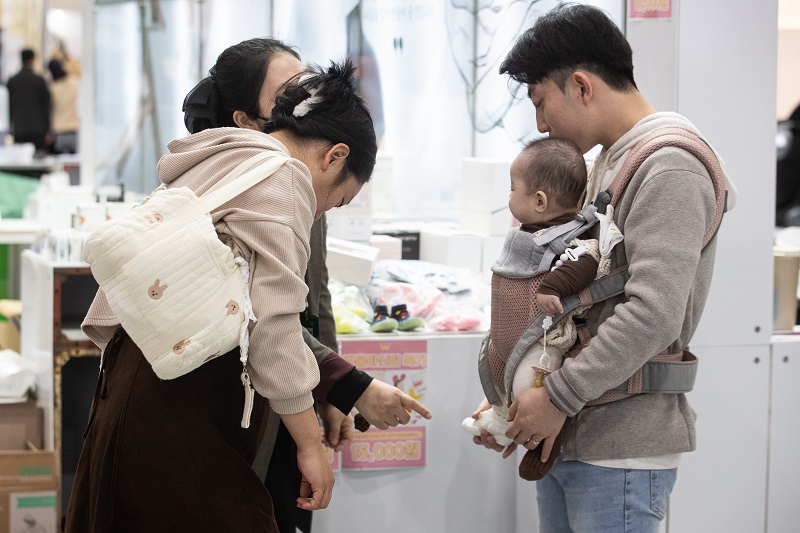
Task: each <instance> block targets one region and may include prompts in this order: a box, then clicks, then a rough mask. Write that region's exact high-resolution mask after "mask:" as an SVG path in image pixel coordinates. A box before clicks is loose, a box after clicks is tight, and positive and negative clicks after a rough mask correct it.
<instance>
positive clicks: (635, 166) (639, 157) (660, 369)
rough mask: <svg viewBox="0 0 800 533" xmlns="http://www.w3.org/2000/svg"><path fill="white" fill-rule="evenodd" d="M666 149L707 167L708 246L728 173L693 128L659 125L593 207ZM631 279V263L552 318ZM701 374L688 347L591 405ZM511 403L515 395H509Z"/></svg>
mask: <svg viewBox="0 0 800 533" xmlns="http://www.w3.org/2000/svg"><path fill="white" fill-rule="evenodd" d="M665 147H677V148H681V149H683V150H686V151H687V152H689V153H690V154H692V155H694V156H695V157H696V158H697V159H698V160H700V162H701V163H703V165H704V166H705V167H706V169H707V170H708V173H709V175H710V176H711V181H712V184H713V186H714V200H715V204H716V211H715V215H714V219H713V220H712V223H711V224H710V225H709V227H708V228H707V229H706V233H705V235H704V236H703V248H705V247H706V245H708V243H709V242H710V241H711V239H713V238H714V235H715V234H716V232H717V230H718V229H719V225H720V223H721V221H722V216H723V214H724V213H725V211H726V210H727V209H726V200H727V192H726V190H725V172H724V171H723V170H722V165H721V164H720V162H719V158H717V156H716V154H714V151H713V150H712V149H711V147H710V146H709V145H708V143H706V142H705V141H704V140H703V139H702V138H701V137H700V136H698V135H697V134H696V133H695V132H693V131H692V130H690V129H688V128H684V127H680V126H665V127H661V128H657V129H655V130H653V131H652V132H650V133H649V134H648V135H646V136H645V137H644V138H643V139H642V140H640V141H639V142H638V143H637V144H636V146H634V148H633V149H632V150H631V153H630V154H628V157H627V158H626V160H625V162H624V163H623V164H622V167H621V168H620V170H619V172H618V173H617V175H616V176H615V178H614V181H613V182H612V183H611V185H610V187H609V188H608V190H607V191H605V192H604V193H601V194H600V195H598V198H597V199H596V200H595V202H594V205H595V206H596V208H597V212H599V213H603V214H604V213H605V212H606V207H607V206H608V205H609V204H610V205H613V206H616V204H617V202H618V201H619V199H620V197H621V196H622V194H623V193H624V191H625V189H626V187H627V186H628V184H629V183H630V181H631V178H632V177H633V175H634V174H635V173H636V171H637V170H639V167H641V165H642V163H644V161H645V160H646V159H647V158H648V157H650V156H651V155H653V153H655V152H656V151H657V150H660V149H661V148H665ZM629 278H630V275H629V274H628V265H621V266H618V267H617V268H615V269H614V270H612V271H611V273H609V274H608V275H607V276H604V277H602V278H600V279H597V280H595V281H593V282H592V283H591V285H590V286H589V287H588V288H586V289H584V290H583V291H581V293H580V294H577V295H570V296H567V297H566V298H563V299H562V307H563V308H564V311H563V313H561V314H560V315H557V316H556V317H553V322H554V323H557V322H558V321H559V320H560V319H562V318H563V317H564V315H566V314H567V313H569V312H570V311H573V310H574V309H576V308H578V307H580V306H591V305H593V304H595V303H598V302H601V301H604V300H607V299H609V298H613V297H615V296H618V295H620V294H623V293H624V291H625V283H626V282H627V281H628V279H629ZM543 318H544V317H543V316H539V317H537V318H536V320H534V321H533V322H532V323H531V324H530V325H529V326H528V329H527V330H526V331H525V332H524V333H523V334H522V335H521V336H520V338H519V340H518V341H517V343H516V345H515V346H514V349H513V350H512V351H511V354H510V355H509V358H508V362H507V364H506V369H505V376H504V378H505V379H504V381H505V384H506V390H511V384H512V382H513V378H514V372H515V371H516V368H517V366H518V365H519V362H520V361H521V360H522V358H523V357H524V355H525V353H526V352H527V351H528V349H529V348H530V347H531V346H532V345H533V344H534V343H535V342H537V341H538V340H539V339H540V338H541V337H542V335H543V333H544V330H543V328H542V320H543ZM696 375H697V357H695V356H694V355H693V354H692V353H690V352H689V351H688V350H686V351H684V352H681V353H678V354H659V355H656V356H655V357H653V358H652V359H650V360H649V361H648V362H647V363H645V365H644V367H642V368H640V369H639V370H637V371H636V372H635V373H634V375H633V376H631V377H630V378H629V379H628V380H626V381H625V382H624V383H622V384H620V385H619V386H617V387H615V388H614V389H612V390H610V391H607V392H606V393H604V394H603V395H602V396H600V398H597V399H595V400H593V401H591V402H589V403H588V404H587V405H599V404H602V403H608V402H611V401H616V400H619V399H622V398H627V397H629V396H632V395H635V394H641V393H652V392H662V393H685V392H689V391H690V390H692V388H693V387H694V380H695V376H696ZM509 401H510V399H509Z"/></svg>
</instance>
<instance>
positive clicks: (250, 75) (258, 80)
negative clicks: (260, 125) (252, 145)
mask: <svg viewBox="0 0 800 533" xmlns="http://www.w3.org/2000/svg"><path fill="white" fill-rule="evenodd" d="M281 53H287V54H291V55H293V56H294V57H296V58H297V59H298V60H299V59H300V55H299V54H298V53H297V51H296V50H295V49H294V48H292V47H291V46H288V45H286V44H284V43H282V42H281V41H279V40H277V39H271V38H257V39H249V40H247V41H243V42H241V43H239V44H235V45H233V46H230V47H228V48H226V49H225V51H223V52H222V53H221V54H220V55H219V57H218V58H217V62H216V64H215V65H214V66H213V67H212V68H211V70H209V76H208V77H206V78H204V79H203V80H201V81H200V83H198V84H197V85H196V86H195V87H194V88H193V89H192V90H191V91H189V94H187V95H186V98H185V99H184V100H183V113H184V114H183V122H184V124H186V129H187V130H189V133H197V132H199V131H203V130H205V129H208V128H220V127H225V126H230V127H236V123H234V122H233V113H234V111H244V112H245V113H247V114H248V115H249V116H251V117H253V118H255V117H258V116H259V115H260V113H259V109H258V97H259V95H260V94H261V87H262V86H263V85H264V79H265V78H266V75H267V70H268V69H269V64H270V62H271V61H272V60H273V59H274V58H275V56H276V55H278V54H281Z"/></svg>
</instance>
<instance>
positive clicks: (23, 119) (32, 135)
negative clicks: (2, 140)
mask: <svg viewBox="0 0 800 533" xmlns="http://www.w3.org/2000/svg"><path fill="white" fill-rule="evenodd" d="M21 57H22V69H21V70H20V71H19V72H18V73H17V74H15V75H14V76H12V77H11V79H9V80H8V108H9V113H8V115H9V123H10V127H11V134H12V135H13V136H14V142H15V143H17V144H21V143H33V144H34V146H36V151H37V152H39V153H42V152H44V151H45V150H46V148H47V146H49V145H50V144H51V143H52V137H53V134H52V131H51V130H50V91H49V90H48V88H47V82H46V81H44V78H43V77H41V76H39V75H38V74H36V73H35V72H34V71H33V61H34V59H35V58H36V54H35V52H34V51H33V50H31V49H30V48H26V49H24V50H22V54H21Z"/></svg>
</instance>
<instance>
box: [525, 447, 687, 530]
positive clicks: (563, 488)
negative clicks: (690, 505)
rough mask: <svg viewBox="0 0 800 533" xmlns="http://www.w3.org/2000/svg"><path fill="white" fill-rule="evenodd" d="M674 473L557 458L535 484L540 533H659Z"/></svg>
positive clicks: (673, 471) (675, 470)
mask: <svg viewBox="0 0 800 533" xmlns="http://www.w3.org/2000/svg"><path fill="white" fill-rule="evenodd" d="M677 474H678V469H677V468H673V469H670V470H625V469H621V468H605V467H602V466H595V465H590V464H588V463H583V462H581V461H564V460H563V459H562V458H561V457H559V458H558V460H557V461H556V463H555V464H554V465H553V468H552V469H551V470H550V472H549V473H548V474H547V475H546V476H545V477H544V478H542V479H540V480H539V481H537V482H536V499H537V501H538V503H539V531H541V532H542V533H562V532H563V533H573V532H574V533H589V532H592V533H623V532H624V533H657V532H658V528H659V522H661V520H663V518H664V515H665V513H666V512H667V497H668V496H669V494H670V493H671V492H672V487H673V486H674V485H675V478H676V477H677Z"/></svg>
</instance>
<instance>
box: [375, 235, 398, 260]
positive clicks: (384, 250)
mask: <svg viewBox="0 0 800 533" xmlns="http://www.w3.org/2000/svg"><path fill="white" fill-rule="evenodd" d="M369 245H370V246H374V247H375V248H377V249H378V250H380V251H379V252H378V261H381V260H383V259H398V260H399V259H402V258H403V241H402V239H398V238H397V237H392V236H391V235H372V236H370V238H369Z"/></svg>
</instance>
